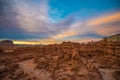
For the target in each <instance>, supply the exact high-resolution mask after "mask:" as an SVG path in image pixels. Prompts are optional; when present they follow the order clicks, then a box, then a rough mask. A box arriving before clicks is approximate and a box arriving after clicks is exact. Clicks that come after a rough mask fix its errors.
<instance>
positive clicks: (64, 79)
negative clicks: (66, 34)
mask: <svg viewBox="0 0 120 80" xmlns="http://www.w3.org/2000/svg"><path fill="white" fill-rule="evenodd" d="M6 50H7V51H6ZM0 80H120V42H119V41H115V42H112V41H107V40H103V41H100V42H93V41H91V42H89V43H86V44H84V43H81V44H80V43H74V42H63V43H61V44H53V45H35V46H30V45H29V46H18V45H12V46H3V45H2V46H0Z"/></svg>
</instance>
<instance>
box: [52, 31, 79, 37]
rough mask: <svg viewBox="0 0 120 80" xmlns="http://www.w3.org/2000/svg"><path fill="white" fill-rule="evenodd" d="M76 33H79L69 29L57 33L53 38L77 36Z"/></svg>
mask: <svg viewBox="0 0 120 80" xmlns="http://www.w3.org/2000/svg"><path fill="white" fill-rule="evenodd" d="M75 35H77V33H76V32H75V31H71V30H69V31H66V32H62V33H60V34H57V35H55V36H53V38H54V39H62V38H65V37H69V36H75Z"/></svg>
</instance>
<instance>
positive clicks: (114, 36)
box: [107, 34, 120, 41]
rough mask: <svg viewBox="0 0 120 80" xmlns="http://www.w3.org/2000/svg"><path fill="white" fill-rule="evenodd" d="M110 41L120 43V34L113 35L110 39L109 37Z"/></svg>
mask: <svg viewBox="0 0 120 80" xmlns="http://www.w3.org/2000/svg"><path fill="white" fill-rule="evenodd" d="M107 40H108V41H120V34H116V35H112V36H110V37H107Z"/></svg>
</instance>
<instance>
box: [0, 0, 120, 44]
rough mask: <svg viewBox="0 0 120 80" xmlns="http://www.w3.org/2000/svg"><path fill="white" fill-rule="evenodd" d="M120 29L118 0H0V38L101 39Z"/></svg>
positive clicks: (18, 41) (44, 40)
mask: <svg viewBox="0 0 120 80" xmlns="http://www.w3.org/2000/svg"><path fill="white" fill-rule="evenodd" d="M117 33H120V0H0V40H4V39H10V40H14V43H16V44H23V43H25V44H38V43H42V44H51V43H60V42H61V41H73V42H83V41H85V42H86V41H90V40H94V41H96V40H100V39H101V38H103V37H106V36H110V35H113V34H117Z"/></svg>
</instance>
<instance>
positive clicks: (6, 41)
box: [0, 40, 13, 45]
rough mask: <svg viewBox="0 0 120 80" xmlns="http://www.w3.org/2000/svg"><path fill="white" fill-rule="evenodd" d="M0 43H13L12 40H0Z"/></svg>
mask: <svg viewBox="0 0 120 80" xmlns="http://www.w3.org/2000/svg"><path fill="white" fill-rule="evenodd" d="M0 45H13V41H11V40H3V41H1V42H0Z"/></svg>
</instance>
